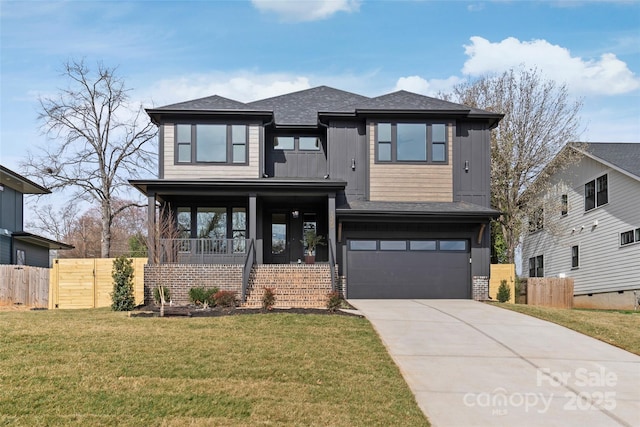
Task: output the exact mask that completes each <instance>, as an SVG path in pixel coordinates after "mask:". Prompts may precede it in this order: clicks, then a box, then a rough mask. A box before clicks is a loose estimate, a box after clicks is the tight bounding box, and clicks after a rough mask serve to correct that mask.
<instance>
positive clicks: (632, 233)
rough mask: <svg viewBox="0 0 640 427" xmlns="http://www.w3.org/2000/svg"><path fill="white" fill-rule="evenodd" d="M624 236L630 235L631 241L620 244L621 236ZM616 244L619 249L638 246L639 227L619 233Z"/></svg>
mask: <svg viewBox="0 0 640 427" xmlns="http://www.w3.org/2000/svg"><path fill="white" fill-rule="evenodd" d="M624 234H630V236H631V240H630V241H628V242H626V243H622V236H623V235H624ZM618 244H619V246H620V247H621V248H626V247H627V246H632V245H637V244H640V227H634V228H632V229H631V230H625V231H621V232H620V239H619V240H618Z"/></svg>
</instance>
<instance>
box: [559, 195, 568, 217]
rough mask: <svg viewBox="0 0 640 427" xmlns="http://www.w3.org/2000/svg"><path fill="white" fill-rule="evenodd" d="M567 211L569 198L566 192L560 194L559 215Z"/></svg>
mask: <svg viewBox="0 0 640 427" xmlns="http://www.w3.org/2000/svg"><path fill="white" fill-rule="evenodd" d="M568 213H569V198H568V196H567V195H566V194H563V195H562V196H560V215H562V216H565V215H567V214H568Z"/></svg>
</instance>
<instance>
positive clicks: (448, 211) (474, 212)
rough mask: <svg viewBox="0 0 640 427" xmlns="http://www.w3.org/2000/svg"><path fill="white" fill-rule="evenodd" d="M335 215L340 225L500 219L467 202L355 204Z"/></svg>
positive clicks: (489, 209)
mask: <svg viewBox="0 0 640 427" xmlns="http://www.w3.org/2000/svg"><path fill="white" fill-rule="evenodd" d="M336 215H337V216H338V217H339V218H340V219H341V220H343V221H369V220H374V221H375V220H391V219H403V220H419V221H427V222H461V221H465V222H469V221H472V222H488V221H491V220H492V219H495V218H497V217H499V216H500V212H499V211H497V210H495V209H491V208H486V207H483V206H479V205H474V204H471V203H466V202H432V203H429V202H423V203H410V202H400V203H393V202H356V203H354V204H352V206H341V207H339V208H337V209H336Z"/></svg>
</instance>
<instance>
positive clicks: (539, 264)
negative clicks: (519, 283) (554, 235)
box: [529, 255, 544, 278]
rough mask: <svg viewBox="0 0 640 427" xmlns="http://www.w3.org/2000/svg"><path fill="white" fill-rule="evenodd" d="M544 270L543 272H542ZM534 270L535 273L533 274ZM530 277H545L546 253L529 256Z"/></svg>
mask: <svg viewBox="0 0 640 427" xmlns="http://www.w3.org/2000/svg"><path fill="white" fill-rule="evenodd" d="M540 270H542V274H540V275H539V274H538V273H540ZM532 272H533V274H531V273H532ZM529 277H534V278H535V277H544V255H536V256H533V257H530V258H529Z"/></svg>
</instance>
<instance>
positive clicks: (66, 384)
mask: <svg viewBox="0 0 640 427" xmlns="http://www.w3.org/2000/svg"><path fill="white" fill-rule="evenodd" d="M0 385H1V387H0V425H4V424H6V423H9V424H11V423H12V422H16V423H17V424H20V425H115V424H118V425H136V426H138V425H160V424H163V425H196V426H197V425H243V426H244V425H246V426H249V425H310V426H311V425H318V426H326V425H333V426H341V425H343V426H373V425H380V426H390V425H403V426H425V425H428V422H427V420H426V419H425V418H424V415H423V414H422V412H421V411H420V409H419V408H418V406H417V404H416V402H415V399H414V397H413V395H412V393H411V391H410V390H409V388H408V386H407V385H406V383H405V382H404V380H403V378H402V376H401V375H400V372H399V370H398V368H397V367H396V366H395V364H394V363H393V361H392V360H391V358H390V357H389V355H388V354H387V352H386V350H385V348H384V346H383V345H382V343H381V342H380V340H379V338H378V337H377V335H376V333H375V332H374V330H373V328H372V327H371V325H370V324H369V322H368V321H367V320H366V319H363V318H358V317H347V316H326V315H323V316H318V315H294V314H256V315H246V316H228V317H216V318H142V317H136V318H132V317H127V315H126V314H125V313H114V312H111V311H109V310H108V309H94V310H73V311H71V310H70V311H66V310H56V311H38V312H34V311H29V312H9V311H4V312H0Z"/></svg>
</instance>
